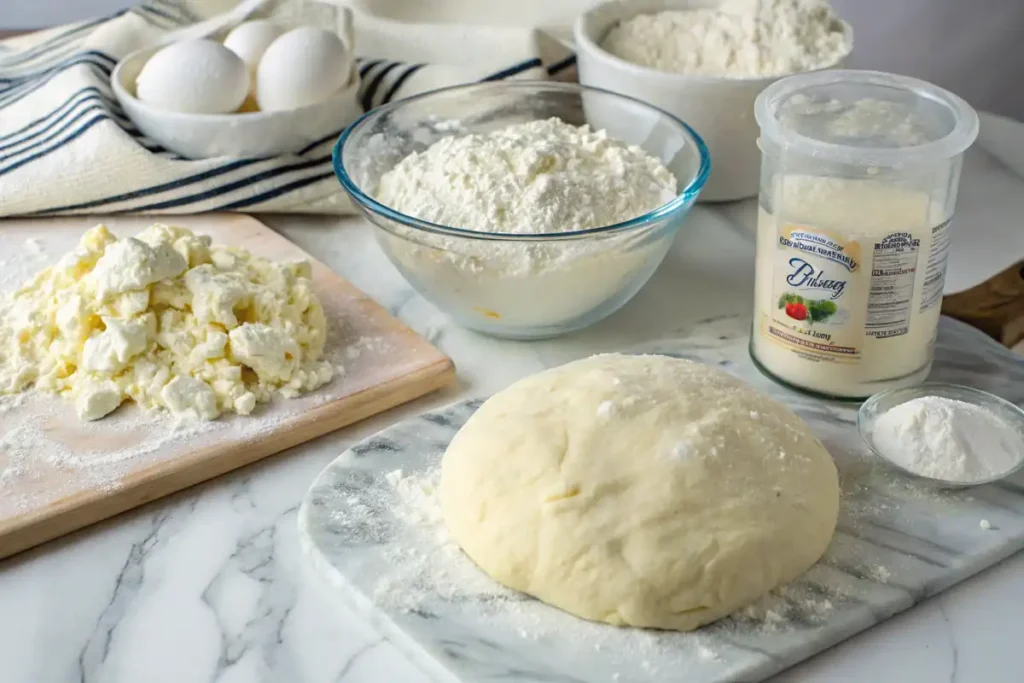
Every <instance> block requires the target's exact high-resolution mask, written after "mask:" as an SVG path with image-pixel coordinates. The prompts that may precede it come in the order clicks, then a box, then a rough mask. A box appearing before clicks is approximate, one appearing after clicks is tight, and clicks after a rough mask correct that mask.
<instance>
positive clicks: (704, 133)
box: [573, 0, 853, 202]
mask: <svg viewBox="0 0 1024 683" xmlns="http://www.w3.org/2000/svg"><path fill="white" fill-rule="evenodd" d="M710 4H713V3H709V2H708V1H707V0H609V1H607V2H601V3H599V4H596V5H594V6H593V7H591V8H590V9H588V10H587V11H586V12H584V13H583V14H582V15H580V17H579V18H578V19H577V20H576V24H575V27H574V29H573V40H574V42H575V43H576V53H577V54H576V57H577V61H578V68H579V74H580V83H582V84H583V85H590V86H595V87H598V88H604V89H606V90H612V91H614V92H620V93H622V94H624V95H629V96H631V97H635V98H637V99H640V100H643V101H645V102H650V103H651V104H653V105H655V106H657V107H661V108H662V109H664V110H665V111H668V112H670V113H672V114H675V115H676V116H678V117H679V118H681V119H682V120H683V121H686V122H687V123H688V124H690V125H691V126H693V127H694V129H695V130H696V131H697V132H698V133H700V135H701V137H702V138H704V142H705V143H706V144H707V146H708V149H709V150H710V152H711V158H712V159H713V160H714V169H713V170H712V172H711V176H710V177H709V178H708V183H707V186H706V187H705V188H704V191H703V192H701V196H700V198H701V201H703V202H708V201H711V202H716V201H728V200H734V199H742V198H745V197H753V196H754V195H756V194H757V191H758V174H757V168H758V162H759V152H758V149H757V135H758V128H757V122H756V121H755V120H754V115H753V111H754V100H755V99H756V98H757V96H758V95H759V94H760V93H761V91H763V90H764V89H765V88H766V87H768V86H769V85H771V84H772V83H775V82H777V81H778V80H779V79H780V78H782V77H783V76H751V77H747V78H742V77H737V76H708V75H698V74H680V73H669V72H667V71H659V70H657V69H651V68H648V67H645V66H640V65H639V64H633V63H632V62H628V61H626V60H624V59H620V58H619V57H616V56H615V55H613V54H612V53H610V52H608V51H607V50H605V49H604V48H603V47H601V43H602V42H603V41H604V39H605V37H606V36H607V35H608V32H609V31H610V30H611V29H612V27H614V26H615V25H616V24H618V23H619V22H621V21H623V20H626V19H631V18H633V17H635V16H637V15H638V14H644V13H651V12H659V11H662V10H686V9H699V8H707V7H708V6H709V5H710ZM842 28H843V32H844V33H845V34H846V39H847V41H846V42H847V46H848V50H849V49H852V47H853V30H852V29H851V28H850V26H849V25H848V24H846V23H843V24H842ZM848 54H849V52H848V51H847V52H846V53H845V54H843V55H842V56H841V57H839V58H838V59H837V60H835V61H834V62H832V63H830V64H825V65H823V66H822V68H832V67H836V66H840V65H841V64H842V62H843V60H845V59H846V57H847V55H848Z"/></svg>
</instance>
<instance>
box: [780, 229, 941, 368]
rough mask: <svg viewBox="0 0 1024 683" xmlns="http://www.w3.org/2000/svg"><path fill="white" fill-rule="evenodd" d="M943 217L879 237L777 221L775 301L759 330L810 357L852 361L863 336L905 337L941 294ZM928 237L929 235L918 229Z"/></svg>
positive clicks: (934, 304) (834, 360)
mask: <svg viewBox="0 0 1024 683" xmlns="http://www.w3.org/2000/svg"><path fill="white" fill-rule="evenodd" d="M948 226H949V223H948V222H946V223H943V224H941V225H939V226H936V227H935V228H934V229H932V231H931V240H930V242H929V243H928V244H927V245H925V244H922V235H921V234H920V233H919V232H891V233H889V234H886V235H883V236H881V237H877V236H871V237H869V236H867V235H863V234H860V235H858V234H850V233H836V232H833V231H829V230H825V229H822V228H815V227H809V226H805V225H794V224H786V223H783V224H781V225H779V227H778V231H777V233H776V244H775V251H774V255H773V263H772V266H773V268H772V274H771V284H772V300H773V302H774V306H773V307H772V310H771V312H770V313H769V314H767V315H765V316H763V318H762V320H761V333H762V334H764V335H765V336H766V337H767V338H768V339H770V340H771V341H773V342H775V343H777V344H781V345H783V346H785V347H787V348H789V349H790V350H792V351H794V352H796V353H797V354H799V355H800V356H802V357H803V358H805V359H808V360H815V361H819V362H820V361H825V362H834V363H855V362H858V361H859V360H860V356H861V353H862V351H863V344H864V342H865V340H867V339H871V338H873V339H876V340H882V339H892V338H896V337H903V336H905V335H908V334H909V333H910V331H911V327H912V325H913V324H914V323H915V322H916V320H915V318H916V316H920V315H921V313H922V312H924V311H926V310H928V309H930V308H934V307H935V306H937V305H938V303H939V302H940V301H941V298H942V287H943V282H944V280H945V271H946V255H947V253H948V251H949V236H948ZM924 237H925V238H927V234H925V235H924Z"/></svg>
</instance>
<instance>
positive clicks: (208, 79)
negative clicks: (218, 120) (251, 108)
mask: <svg viewBox="0 0 1024 683" xmlns="http://www.w3.org/2000/svg"><path fill="white" fill-rule="evenodd" d="M135 92H136V94H137V95H138V98H139V99H140V100H142V101H143V102H145V103H146V104H150V105H153V106H154V107H159V108H160V109H166V110H168V111H177V112H184V113H189V114H227V113H229V112H233V111H235V110H236V109H238V107H239V106H241V104H242V101H243V100H244V99H245V95H246V93H248V92H249V72H248V70H247V69H246V67H245V62H243V61H242V58H241V57H239V56H238V55H236V54H235V53H234V52H232V51H231V50H229V49H227V48H226V47H224V46H223V45H221V44H220V43H215V42H214V41H212V40H183V41H181V42H178V43H172V44H170V45H168V46H167V47H165V48H163V49H161V50H159V51H158V52H157V53H156V54H154V55H153V56H152V57H150V58H149V61H147V62H146V63H145V65H143V67H142V71H141V72H140V73H139V77H138V79H137V80H136V85H135Z"/></svg>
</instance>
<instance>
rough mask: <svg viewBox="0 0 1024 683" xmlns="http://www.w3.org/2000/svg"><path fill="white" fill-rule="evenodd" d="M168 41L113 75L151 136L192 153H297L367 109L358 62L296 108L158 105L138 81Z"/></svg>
mask: <svg viewBox="0 0 1024 683" xmlns="http://www.w3.org/2000/svg"><path fill="white" fill-rule="evenodd" d="M351 25H352V24H351V20H350V19H348V18H347V17H346V21H344V27H345V33H346V34H347V35H343V36H342V40H343V42H345V43H346V45H347V46H351V45H352V44H353V41H352V35H351ZM217 28H218V29H221V30H223V29H224V28H225V27H223V26H218V27H217ZM189 37H197V36H189ZM166 44H167V42H166V41H160V43H159V44H156V45H151V46H149V47H146V48H143V49H140V50H136V51H135V52H132V53H131V54H129V55H127V56H126V57H124V58H123V59H121V61H119V62H118V63H117V66H116V67H115V68H114V72H113V73H112V74H111V77H110V81H111V85H112V87H113V90H114V94H115V96H116V97H117V100H118V102H119V103H120V104H121V107H122V108H123V109H124V112H125V114H126V115H127V116H128V118H129V119H130V120H131V121H132V123H134V124H135V126H136V127H137V128H138V129H139V130H140V131H141V132H142V133H144V134H145V135H146V136H147V137H149V138H152V139H153V140H155V141H156V142H158V143H160V144H161V145H162V146H163V147H165V148H166V149H168V150H170V151H171V152H174V153H175V154H179V155H181V156H183V157H185V158H187V159H207V158H212V157H236V158H261V157H272V156H279V155H282V154H294V153H296V152H299V151H301V150H303V149H304V148H306V147H308V146H310V145H311V144H313V143H316V142H317V141H321V140H323V139H325V138H328V137H330V136H331V135H332V134H335V133H337V134H340V133H341V131H342V129H344V128H345V126H347V125H348V124H350V123H352V122H353V121H355V120H356V119H357V118H358V117H359V116H360V115H361V114H362V113H363V110H362V106H361V105H360V102H359V97H358V92H359V80H360V79H359V73H358V71H357V69H356V67H355V64H354V63H353V65H352V66H351V67H350V72H349V78H348V80H347V82H346V85H344V86H343V87H342V88H340V89H339V90H337V91H336V92H335V93H334V94H333V95H331V96H330V97H328V98H326V99H325V100H322V101H320V102H317V103H315V104H311V105H307V106H304V107H299V108H296V109H290V110H284V111H244V112H232V113H228V114H190V113H182V112H174V111H168V110H165V109H160V108H158V107H154V106H152V105H149V104H147V103H145V102H143V101H142V100H140V99H139V98H138V97H136V92H135V87H136V81H137V80H138V76H139V73H140V72H141V71H142V67H143V66H144V65H145V64H146V61H147V60H149V58H150V57H152V56H153V55H154V54H155V53H156V52H157V51H158V50H160V49H161V48H162V47H164V46H165V45H166Z"/></svg>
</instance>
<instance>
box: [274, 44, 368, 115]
mask: <svg viewBox="0 0 1024 683" xmlns="http://www.w3.org/2000/svg"><path fill="white" fill-rule="evenodd" d="M351 70H352V56H351V55H350V54H349V52H348V50H347V49H346V47H345V44H344V43H342V42H341V38H339V37H338V36H337V34H335V33H332V32H330V31H326V30H324V29H322V28H316V27H313V26H303V27H302V28H297V29H294V30H292V31H289V32H288V33H285V34H284V35H282V36H281V37H280V38H278V39H277V40H275V41H274V42H273V43H271V44H270V47H268V48H267V50H266V52H264V53H263V58H262V59H261V60H260V64H259V67H257V69H256V101H257V102H258V103H259V106H260V109H261V110H263V111H281V110H285V109H298V108H299V107H305V106H307V105H310V104H316V103H317V102H322V101H323V100H326V99H327V98H328V97H330V96H331V95H333V94H334V93H336V92H337V91H338V90H339V89H340V88H341V87H342V86H344V85H345V84H346V83H347V82H348V77H349V73H350V71H351Z"/></svg>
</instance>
